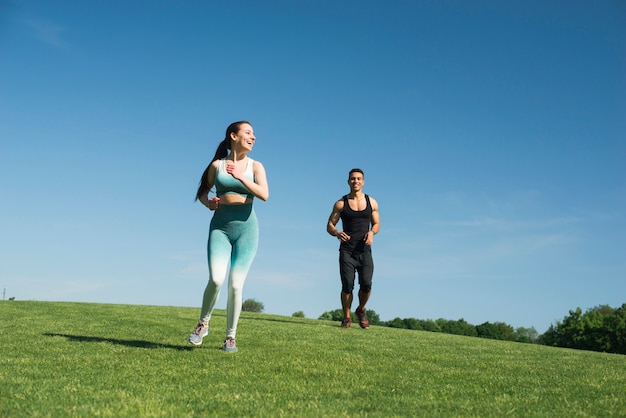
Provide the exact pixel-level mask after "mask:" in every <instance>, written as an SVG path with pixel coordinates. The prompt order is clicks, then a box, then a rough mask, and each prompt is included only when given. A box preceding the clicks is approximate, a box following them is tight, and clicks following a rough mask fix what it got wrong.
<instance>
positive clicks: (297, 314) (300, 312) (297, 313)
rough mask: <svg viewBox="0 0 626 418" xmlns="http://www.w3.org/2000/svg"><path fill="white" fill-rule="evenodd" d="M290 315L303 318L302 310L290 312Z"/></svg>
mask: <svg viewBox="0 0 626 418" xmlns="http://www.w3.org/2000/svg"><path fill="white" fill-rule="evenodd" d="M291 316H292V317H294V318H304V312H302V311H297V312H294V313H292V314H291Z"/></svg>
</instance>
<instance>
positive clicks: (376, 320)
mask: <svg viewBox="0 0 626 418" xmlns="http://www.w3.org/2000/svg"><path fill="white" fill-rule="evenodd" d="M350 318H353V319H352V320H353V321H356V314H355V313H354V312H351V313H350ZM317 319H323V320H326V321H341V320H342V319H343V309H335V310H334V311H326V312H324V313H323V314H321V315H320V316H319V318H317ZM367 319H368V321H369V323H370V325H384V323H383V322H382V321H381V320H380V316H378V314H377V313H376V312H375V311H374V310H372V309H368V310H367Z"/></svg>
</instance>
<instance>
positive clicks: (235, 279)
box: [200, 204, 259, 338]
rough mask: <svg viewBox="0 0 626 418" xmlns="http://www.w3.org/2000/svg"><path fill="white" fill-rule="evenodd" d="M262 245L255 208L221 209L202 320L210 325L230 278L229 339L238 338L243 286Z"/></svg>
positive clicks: (212, 235) (214, 224) (214, 225)
mask: <svg viewBox="0 0 626 418" xmlns="http://www.w3.org/2000/svg"><path fill="white" fill-rule="evenodd" d="M258 244H259V224H258V221H257V218H256V214H255V213H254V209H253V208H252V204H244V205H220V206H219V207H218V208H217V210H216V211H215V213H214V214H213V218H212V219H211V226H210V228H209V241H208V243H207V258H208V261H209V283H208V284H207V286H206V289H205V290H204V298H203V300H202V310H201V311H200V320H201V321H202V322H209V320H210V319H211V314H212V313H213V309H214V308H215V303H216V302H217V299H218V297H219V295H220V290H221V289H222V285H223V284H224V281H225V280H226V277H227V276H228V283H229V287H228V303H227V305H226V337H232V338H235V334H236V333H237V322H239V315H240V314H241V304H242V299H243V283H244V282H245V280H246V276H247V275H248V270H250V266H251V265H252V261H253V260H254V256H255V255H256V250H257V247H258Z"/></svg>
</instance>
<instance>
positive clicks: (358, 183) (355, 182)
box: [348, 171, 365, 192]
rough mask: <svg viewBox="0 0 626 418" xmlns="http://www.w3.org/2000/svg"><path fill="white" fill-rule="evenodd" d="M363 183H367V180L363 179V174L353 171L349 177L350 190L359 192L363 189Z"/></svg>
mask: <svg viewBox="0 0 626 418" xmlns="http://www.w3.org/2000/svg"><path fill="white" fill-rule="evenodd" d="M363 183H365V179H364V178H363V173H361V172H360V171H351V172H350V175H349V176H348V185H350V190H351V191H353V192H357V191H359V190H361V188H362V187H363Z"/></svg>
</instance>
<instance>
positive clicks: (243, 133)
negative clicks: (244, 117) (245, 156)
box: [231, 123, 256, 151]
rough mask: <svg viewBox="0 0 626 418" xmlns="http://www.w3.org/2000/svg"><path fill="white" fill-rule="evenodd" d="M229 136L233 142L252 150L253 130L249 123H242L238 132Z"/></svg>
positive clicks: (254, 139)
mask: <svg viewBox="0 0 626 418" xmlns="http://www.w3.org/2000/svg"><path fill="white" fill-rule="evenodd" d="M231 138H232V140H233V143H234V144H237V145H238V146H239V147H241V148H243V149H245V150H247V151H251V150H252V147H253V146H254V141H256V137H255V136H254V130H253V129H252V125H250V124H249V123H242V124H241V125H240V126H239V132H237V134H231Z"/></svg>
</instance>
